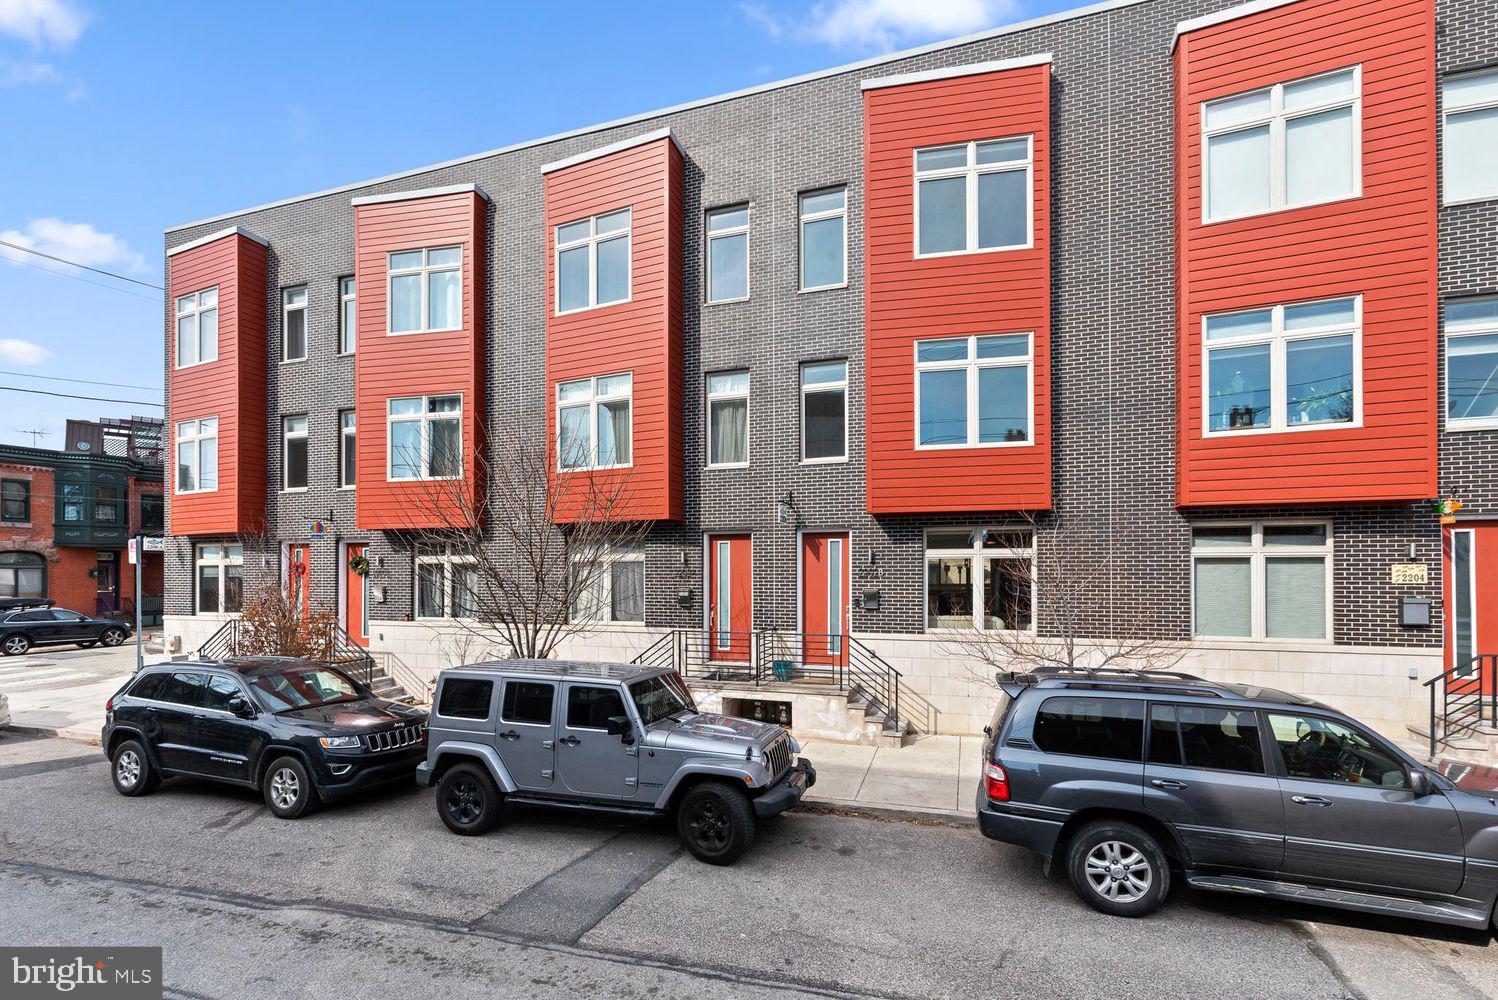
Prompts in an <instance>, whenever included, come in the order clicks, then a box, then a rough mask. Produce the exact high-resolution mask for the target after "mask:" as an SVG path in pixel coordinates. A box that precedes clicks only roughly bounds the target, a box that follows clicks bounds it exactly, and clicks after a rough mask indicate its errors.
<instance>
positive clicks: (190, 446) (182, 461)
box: [175, 417, 218, 493]
mask: <svg viewBox="0 0 1498 1000" xmlns="http://www.w3.org/2000/svg"><path fill="white" fill-rule="evenodd" d="M216 489H218V417H200V418H198V419H197V420H180V421H178V422H177V486H176V490H175V492H177V493H210V492H212V491H213V490H216Z"/></svg>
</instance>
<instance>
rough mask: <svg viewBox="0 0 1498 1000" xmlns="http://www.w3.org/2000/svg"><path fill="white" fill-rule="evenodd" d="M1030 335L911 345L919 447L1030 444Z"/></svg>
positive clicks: (930, 341) (933, 341) (972, 338)
mask: <svg viewBox="0 0 1498 1000" xmlns="http://www.w3.org/2000/svg"><path fill="white" fill-rule="evenodd" d="M1032 339H1033V338H1032V335H1031V334H1028V333H1012V334H1000V335H994V336H981V337H979V336H974V337H945V338H942V339H940V340H918V341H916V344H915V396H916V432H915V433H916V442H915V443H916V447H917V448H975V447H985V448H986V447H998V446H1003V445H1023V444H1029V443H1030V414H1031V411H1032V409H1033V406H1034V402H1033V399H1032V398H1031V397H1032V393H1031V383H1032V381H1033V380H1032V379H1031V377H1030V371H1031V366H1032V364H1033V356H1032V353H1031V343H1032Z"/></svg>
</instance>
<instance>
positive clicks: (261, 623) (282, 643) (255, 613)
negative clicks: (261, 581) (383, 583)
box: [235, 583, 338, 661]
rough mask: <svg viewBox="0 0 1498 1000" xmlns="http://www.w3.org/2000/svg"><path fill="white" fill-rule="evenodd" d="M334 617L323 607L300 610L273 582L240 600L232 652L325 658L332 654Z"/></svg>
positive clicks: (334, 628) (335, 619)
mask: <svg viewBox="0 0 1498 1000" xmlns="http://www.w3.org/2000/svg"><path fill="white" fill-rule="evenodd" d="M337 626H338V616H337V614H335V613H334V612H333V611H332V610H330V609H327V608H321V609H319V608H313V609H311V610H310V611H309V612H308V613H307V614H305V615H304V614H303V613H302V608H301V605H300V604H299V603H298V602H297V601H295V600H294V599H293V597H292V596H291V595H290V594H288V593H286V591H284V590H282V589H281V587H279V586H278V585H276V584H275V583H268V584H266V585H265V586H264V587H262V588H261V589H260V590H258V591H256V592H255V593H253V594H252V595H250V596H247V597H246V598H245V601H244V612H243V613H242V614H241V615H240V617H239V625H238V634H237V637H236V642H235V651H236V652H237V653H238V655H240V656H295V657H299V658H301V659H305V660H321V661H328V660H331V659H332V658H333V654H334V634H335V630H336V628H337Z"/></svg>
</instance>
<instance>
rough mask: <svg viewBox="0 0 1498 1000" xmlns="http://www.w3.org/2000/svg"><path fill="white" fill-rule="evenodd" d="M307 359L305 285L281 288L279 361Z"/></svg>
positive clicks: (283, 362)
mask: <svg viewBox="0 0 1498 1000" xmlns="http://www.w3.org/2000/svg"><path fill="white" fill-rule="evenodd" d="M306 360H307V286H306V285H298V286H297V287H295V288H283V289H281V363H282V364H286V363H287V362H288V361H306Z"/></svg>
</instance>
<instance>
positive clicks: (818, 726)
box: [687, 678, 913, 747]
mask: <svg viewBox="0 0 1498 1000" xmlns="http://www.w3.org/2000/svg"><path fill="white" fill-rule="evenodd" d="M687 684H688V686H690V687H691V689H692V691H693V693H694V694H695V696H696V698H697V703H698V704H699V705H700V706H701V707H702V709H703V710H704V711H709V712H726V713H728V714H738V715H747V716H749V717H750V718H753V713H752V711H746V708H748V706H747V704H746V703H751V702H789V703H790V707H791V730H792V732H794V733H795V734H796V735H797V737H798V738H801V739H803V740H806V739H815V740H825V741H828V742H832V743H849V744H856V745H861V746H875V747H901V746H904V745H905V744H906V743H908V742H909V741H910V740H911V739H912V738H913V734H911V733H909V732H908V731H907V732H903V733H902V732H896V731H895V730H893V729H891V728H889V727H888V725H887V722H888V719H887V716H886V714H885V713H884V711H883V709H882V708H881V707H880V706H879V705H878V704H877V703H874V702H872V701H870V700H869V699H868V698H866V697H863V696H862V695H861V693H860V692H858V691H856V690H855V691H851V692H850V691H839V690H838V689H837V687H836V686H835V685H832V684H819V683H815V682H804V681H803V682H796V681H789V682H785V681H782V682H775V683H770V684H759V685H756V684H754V683H753V682H752V681H731V680H718V679H712V680H708V679H699V678H688V680H687ZM908 728H909V727H906V729H907V730H908Z"/></svg>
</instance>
